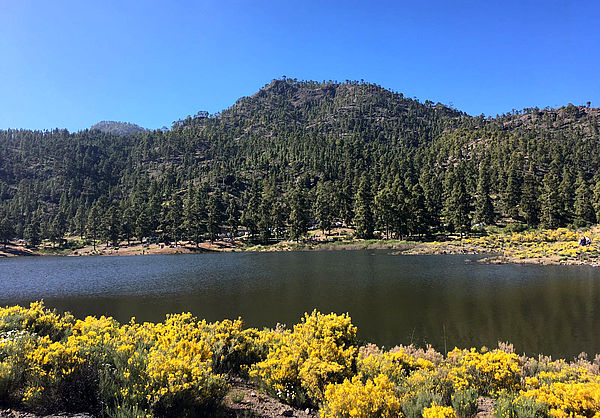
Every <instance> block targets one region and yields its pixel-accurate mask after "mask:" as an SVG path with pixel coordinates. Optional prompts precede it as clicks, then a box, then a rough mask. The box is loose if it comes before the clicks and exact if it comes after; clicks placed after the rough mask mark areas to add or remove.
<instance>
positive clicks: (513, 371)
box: [448, 348, 523, 394]
mask: <svg viewBox="0 0 600 418" xmlns="http://www.w3.org/2000/svg"><path fill="white" fill-rule="evenodd" d="M448 362H449V363H450V365H451V368H450V371H449V374H448V376H449V378H450V380H451V381H452V383H453V385H454V388H455V390H463V389H468V388H475V389H477V391H478V392H479V393H480V394H494V393H495V392H498V391H500V390H502V389H506V390H515V389H518V388H519V386H520V382H521V377H522V374H523V371H522V368H521V365H520V363H519V358H518V357H517V355H516V354H514V353H506V352H504V351H501V350H493V351H488V352H485V353H480V352H478V351H476V350H475V349H471V350H459V349H458V348H455V349H454V350H453V351H451V352H450V353H448Z"/></svg>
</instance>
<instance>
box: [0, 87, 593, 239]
mask: <svg viewBox="0 0 600 418" xmlns="http://www.w3.org/2000/svg"><path fill="white" fill-rule="evenodd" d="M599 120H600V118H599V115H598V112H597V110H596V109H593V108H589V107H582V106H573V105H569V106H566V107H563V108H559V109H537V108H530V109H526V110H524V111H522V112H516V111H515V112H511V113H508V114H505V115H498V116H497V117H494V118H485V117H483V116H477V117H472V116H469V115H466V114H464V113H462V112H459V111H457V110H454V109H451V108H449V107H446V106H444V105H441V104H439V103H438V104H434V103H432V102H425V103H420V102H418V101H417V100H414V99H409V98H406V97H404V96H403V95H402V94H400V93H395V92H390V91H388V90H385V89H383V88H381V87H380V86H377V85H373V84H367V83H354V82H347V83H335V82H322V83H319V82H298V81H297V80H293V79H286V80H276V81H274V82H273V83H271V84H269V85H267V86H265V88H264V89H262V90H261V91H260V92H258V93H257V94H256V95H254V96H252V97H248V98H242V99H240V100H239V101H238V102H237V103H236V104H235V105H234V106H232V107H231V108H229V109H226V110H225V111H223V112H222V113H220V114H217V115H209V114H207V113H206V112H199V113H198V114H197V115H195V116H193V117H192V116H190V117H187V118H185V119H182V120H180V121H177V122H175V123H174V124H173V126H172V127H171V129H161V130H156V131H141V132H137V133H133V134H130V135H114V134H112V133H110V132H102V131H99V130H84V131H81V132H75V133H69V132H67V131H66V130H52V131H29V130H5V131H0V240H3V241H5V240H7V239H12V238H24V239H26V240H27V241H28V242H29V243H30V244H31V245H36V244H37V243H39V242H40V240H42V239H48V240H50V241H52V242H54V243H55V244H57V245H59V244H64V237H65V236H66V235H67V234H75V235H80V236H82V237H87V238H88V239H91V240H92V241H96V240H98V241H102V242H110V243H117V242H119V241H121V240H132V239H136V240H140V239H153V240H154V239H159V240H164V241H173V242H177V241H181V240H191V241H194V242H199V241H201V240H214V239H217V238H219V237H221V238H223V237H226V236H228V237H234V236H236V235H239V233H240V232H241V231H243V232H244V233H247V234H248V235H249V237H250V238H251V239H252V240H255V241H260V242H272V241H274V240H278V239H283V238H289V239H301V238H302V237H303V236H305V234H306V231H307V230H308V228H311V227H318V228H321V229H322V230H324V231H328V230H331V229H332V228H333V227H334V226H336V225H337V226H339V225H344V226H348V227H351V228H353V229H354V230H355V234H356V236H357V237H360V238H370V237H373V236H375V235H378V236H382V237H384V238H407V237H408V238H417V237H422V236H427V235H432V234H437V233H465V232H468V231H469V230H471V228H473V227H474V226H477V225H480V224H486V225H487V224H493V223H496V222H517V223H519V224H523V225H528V226H532V227H535V226H538V225H542V226H545V227H557V226H566V225H575V226H580V225H585V224H590V223H595V222H597V221H598V215H599V214H600V203H599V202H600V175H599V174H598V173H599V172H600V170H599V169H600V149H599V148H600V141H598V139H599V131H600V129H599V126H600V124H599Z"/></svg>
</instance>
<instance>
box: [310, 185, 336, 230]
mask: <svg viewBox="0 0 600 418" xmlns="http://www.w3.org/2000/svg"><path fill="white" fill-rule="evenodd" d="M336 197H337V196H336V193H335V190H334V187H333V184H332V183H331V182H330V181H320V182H319V183H318V184H317V191H316V199H315V208H314V214H315V218H316V220H317V222H318V223H319V228H321V230H322V231H323V233H325V232H327V233H329V231H331V228H332V227H333V220H334V211H335V202H336V200H337V199H336Z"/></svg>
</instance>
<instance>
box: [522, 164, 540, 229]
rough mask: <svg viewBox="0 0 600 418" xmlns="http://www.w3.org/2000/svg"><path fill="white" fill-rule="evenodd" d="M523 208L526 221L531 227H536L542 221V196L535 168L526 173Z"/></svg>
mask: <svg viewBox="0 0 600 418" xmlns="http://www.w3.org/2000/svg"><path fill="white" fill-rule="evenodd" d="M521 210H522V211H523V214H524V215H525V222H527V225H529V226H530V227H536V226H537V225H538V224H539V222H540V196H539V191H538V180H537V178H536V176H535V174H534V171H533V168H530V169H529V171H527V172H526V173H525V176H524V179H523V193H522V194H521Z"/></svg>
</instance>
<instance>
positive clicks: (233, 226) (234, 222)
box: [225, 197, 240, 239]
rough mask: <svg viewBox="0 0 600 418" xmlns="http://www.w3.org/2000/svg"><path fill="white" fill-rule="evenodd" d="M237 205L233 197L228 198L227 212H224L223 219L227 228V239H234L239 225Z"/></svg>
mask: <svg viewBox="0 0 600 418" xmlns="http://www.w3.org/2000/svg"><path fill="white" fill-rule="evenodd" d="M238 212H239V211H238V207H237V203H236V202H235V198H234V197H230V198H229V201H228V202H227V210H226V211H225V218H226V222H227V226H228V227H229V237H230V238H231V239H234V238H235V236H236V235H237V231H238V228H239V225H240V222H239V213H238Z"/></svg>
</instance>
